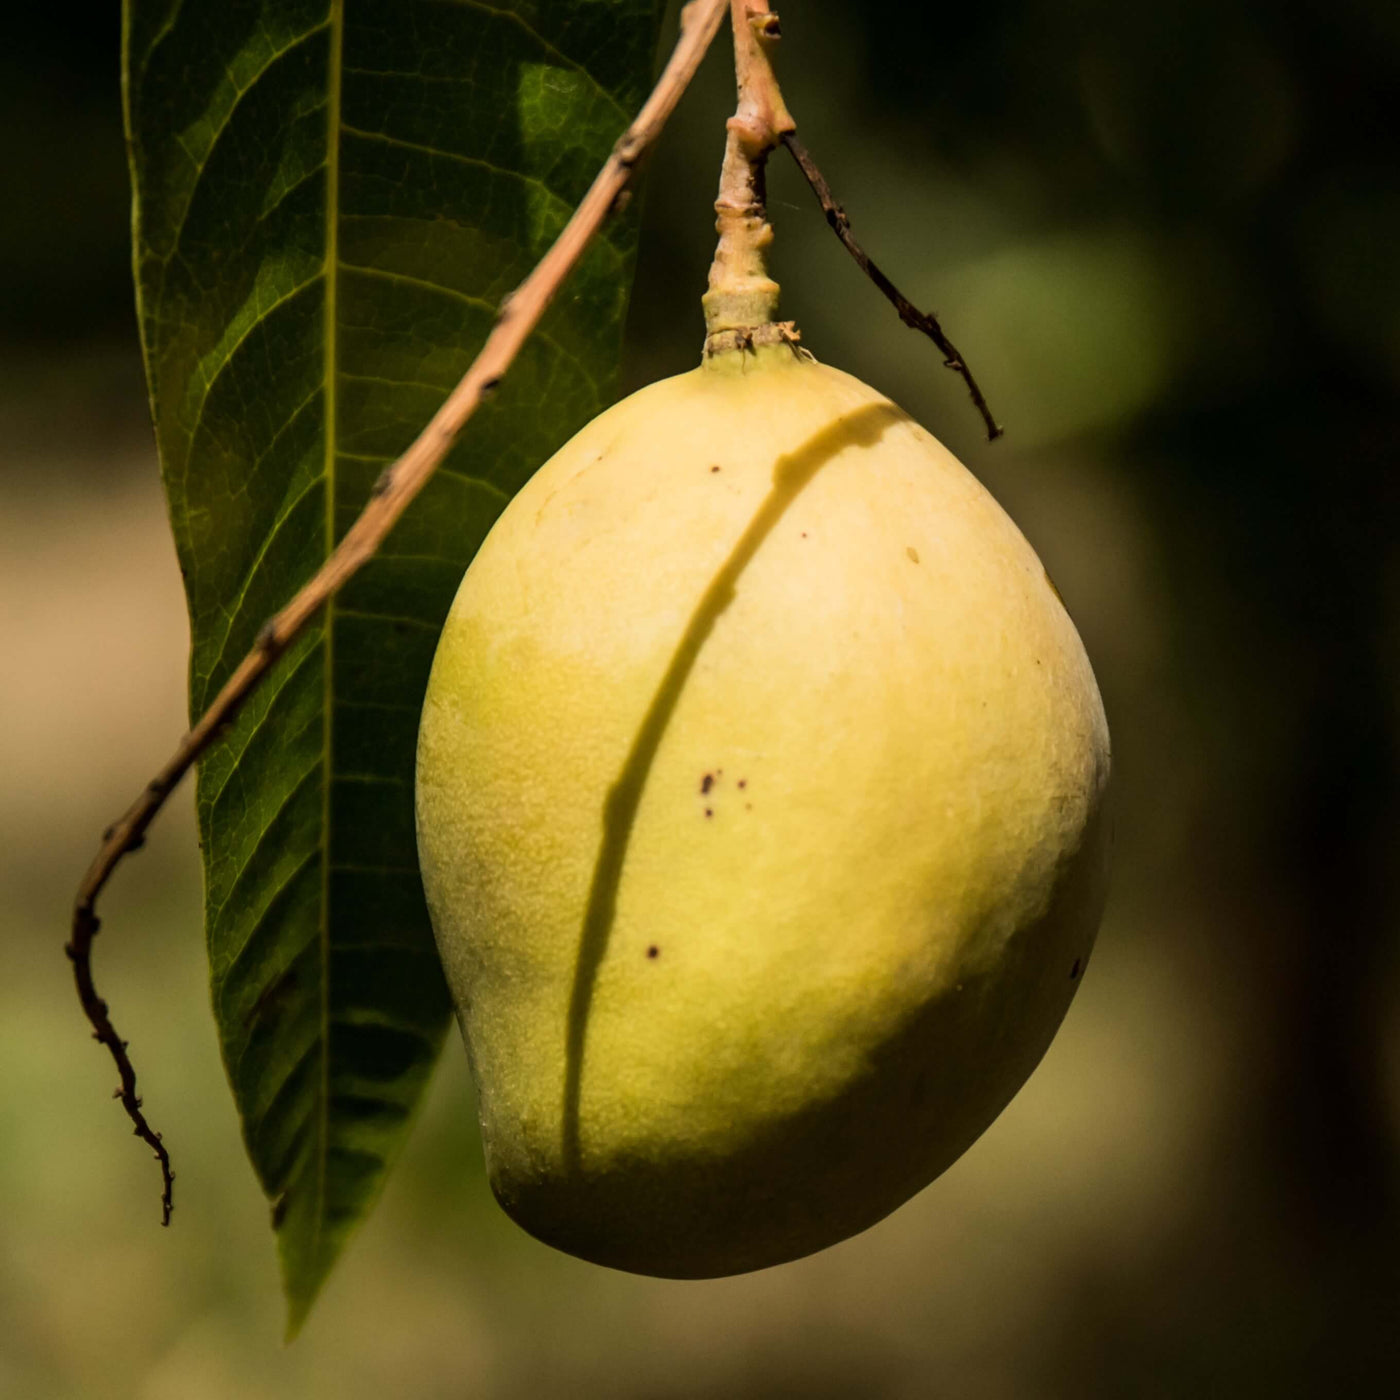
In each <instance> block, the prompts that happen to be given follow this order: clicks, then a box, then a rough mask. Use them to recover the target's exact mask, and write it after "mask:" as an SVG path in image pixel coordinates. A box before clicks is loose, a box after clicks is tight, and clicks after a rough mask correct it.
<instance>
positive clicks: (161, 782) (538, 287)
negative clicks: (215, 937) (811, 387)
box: [66, 0, 729, 1225]
mask: <svg viewBox="0 0 1400 1400" xmlns="http://www.w3.org/2000/svg"><path fill="white" fill-rule="evenodd" d="M728 5H729V0H690V3H689V4H687V5H686V6H685V8H684V9H683V10H682V11H681V34H680V38H679V40H678V41H677V43H676V47H675V49H674V51H673V52H672V54H671V57H670V60H669V61H668V62H667V64H666V67H665V69H664V71H663V72H662V74H661V77H660V78H659V79H658V80H657V84H656V87H655V88H654V89H653V90H652V93H651V96H650V97H648V98H647V100H646V102H645V104H644V105H643V107H642V110H641V111H640V112H639V113H638V114H637V117H636V120H635V121H633V123H632V125H631V126H629V127H628V128H627V130H626V131H625V132H624V133H623V134H622V136H621V138H620V139H619V140H618V142H617V144H616V145H615V146H614V147H613V152H612V155H611V156H609V158H608V160H607V163H606V164H605V165H604V166H603V168H602V170H601V171H599V173H598V176H597V178H596V179H595V180H594V181H593V184H592V186H591V187H590V189H589V191H588V193H587V194H586V195H584V197H583V200H582V202H581V203H580V204H579V206H578V208H577V209H576V210H575V211H574V214H573V217H572V218H571V219H570V220H569V222H568V224H567V225H566V226H565V228H564V231H563V232H562V233H561V234H560V235H559V237H558V239H557V240H556V241H555V243H554V245H553V246H552V247H551V248H550V250H549V251H548V252H547V253H546V254H545V255H544V257H543V258H542V259H541V260H540V262H539V264H538V265H537V266H536V268H535V270H534V271H533V272H532V273H531V274H530V275H529V276H528V277H527V278H526V279H525V280H524V281H523V282H522V283H521V284H520V286H519V287H518V288H516V290H515V292H514V293H513V294H512V295H511V296H510V297H509V298H507V300H506V302H505V304H504V305H503V306H502V307H501V311H500V314H499V316H498V317H497V319H496V324H495V326H494V327H493V328H492V331H491V334H490V335H489V336H488V337H487V340H486V344H485V345H484V346H483V347H482V350H481V353H480V354H479V355H478V356H477V357H476V359H475V360H474V361H473V362H472V365H471V368H470V369H468V370H467V372H466V374H465V375H463V377H462V380H461V383H459V384H458V385H457V387H456V388H455V389H454V390H453V391H452V393H451V394H450V395H449V396H448V397H447V399H446V401H445V402H444V403H443V405H442V407H441V408H440V409H438V411H437V413H435V414H434V415H433V417H432V419H431V421H430V422H429V423H428V426H427V427H426V428H424V429H423V431H422V432H421V433H420V434H419V435H418V437H417V439H416V440H415V441H414V443H413V445H412V446H411V447H409V449H408V451H406V452H405V453H404V454H403V456H402V457H400V458H399V459H398V461H396V462H395V463H394V464H393V465H392V466H390V467H388V468H387V469H386V470H385V472H384V474H383V475H382V476H381V477H380V478H379V481H378V482H377V483H376V486H375V491H374V495H373V497H372V499H371V500H370V503H369V504H368V505H367V506H366V507H365V509H364V512H363V513H362V514H361V515H360V518H359V519H358V520H356V522H355V523H354V525H352V526H351V527H350V529H349V531H348V532H347V533H346V535H345V537H344V538H343V539H342V540H341V542H340V543H339V544H338V545H337V546H336V548H335V550H334V552H333V553H332V554H331V555H330V557H329V558H328V559H327V560H326V562H325V563H324V564H323V565H322V566H321V568H320V570H319V571H318V572H317V573H316V576H315V577H314V578H313V579H312V580H311V581H310V582H309V583H308V584H307V585H306V586H305V587H304V588H303V589H302V590H301V591H300V592H299V593H298V594H297V595H296V597H294V598H293V599H292V600H291V602H289V603H288V604H287V605H286V607H284V608H283V609H282V611H281V612H279V613H278V614H277V615H276V616H275V617H274V618H273V619H272V620H271V621H270V622H269V623H268V624H267V625H266V626H265V627H264V628H263V629H262V631H261V632H260V633H259V634H258V641H257V645H256V646H255V647H254V648H253V650H252V651H251V652H250V653H249V654H248V655H247V656H246V657H245V658H244V659H243V661H242V662H241V663H240V665H239V667H238V669H237V670H236V671H235V672H234V673H233V675H232V676H231V677H230V678H229V680H228V681H227V683H226V684H225V685H224V687H223V689H222V690H221V691H220V692H219V694H218V696H217V697H216V698H215V700H214V703H213V704H212V705H210V707H209V709H208V710H207V711H205V713H204V714H203V715H202V716H201V717H200V719H199V721H198V723H196V724H195V726H194V727H193V728H192V729H191V730H190V731H189V733H188V734H186V735H185V737H184V738H183V739H181V741H180V744H179V747H178V748H177V749H176V750H175V752H174V754H172V755H171V757H170V759H169V760H168V761H167V762H166V763H165V765H164V766H163V767H162V768H161V770H160V772H158V773H157V774H156V776H155V777H154V778H153V779H152V780H151V781H150V783H148V784H147V786H146V787H145V789H144V790H143V791H142V793H141V795H140V797H138V798H137V799H136V801H135V802H133V803H132V804H131V806H130V807H129V808H128V809H127V810H126V812H125V813H123V815H122V816H121V817H120V818H119V819H118V821H117V822H116V823H115V824H114V825H113V826H111V827H109V828H108V830H107V832H106V833H105V834H104V836H103V839H102V846H101V848H100V849H99V851H98V852H97V856H96V858H95V859H94V860H93V862H92V864H91V866H89V867H88V871H87V874H85V875H84V876H83V879H82V883H81V884H80V885H79V887H78V895H77V901H76V903H75V905H74V908H73V928H72V939H71V941H70V942H69V943H68V945H67V950H66V951H67V953H68V956H69V958H70V959H71V960H72V963H73V976H74V980H75V981H76V983H77V988H78V997H79V999H80V1000H81V1002H82V1006H83V1012H84V1014H85V1015H86V1016H87V1018H88V1020H89V1021H90V1022H91V1023H92V1028H93V1036H94V1038H95V1039H97V1040H99V1041H101V1042H102V1044H104V1045H105V1046H106V1047H107V1048H108V1050H109V1051H110V1052H111V1054H112V1058H113V1059H114V1060H115V1061H116V1064H117V1070H118V1072H119V1074H120V1075H121V1088H120V1089H119V1090H118V1091H117V1097H118V1098H120V1100H121V1102H122V1107H123V1108H125V1109H126V1112H127V1115H128V1116H129V1117H130V1119H131V1121H132V1123H133V1124H135V1128H136V1133H137V1135H138V1136H139V1137H140V1138H141V1139H142V1140H143V1141H145V1142H147V1143H149V1144H150V1146H151V1148H152V1149H153V1150H154V1152H155V1154H156V1157H157V1158H158V1159H159V1161H160V1167H161V1177H162V1183H163V1186H162V1192H161V1213H162V1224H167V1225H168V1224H169V1223H170V1212H171V1209H172V1186H173V1182H174V1174H173V1173H172V1171H171V1169H170V1155H169V1153H168V1151H167V1150H166V1148H165V1145H164V1144H163V1143H162V1141H161V1136H160V1134H159V1133H157V1132H155V1131H153V1130H152V1128H151V1126H150V1124H149V1123H148V1122H147V1120H146V1117H145V1115H144V1114H143V1113H142V1111H141V1100H140V1098H139V1097H138V1096H137V1093H136V1073H135V1070H134V1069H133V1068H132V1064H131V1059H130V1057H129V1056H128V1055H127V1053H126V1042H125V1041H124V1040H122V1039H121V1037H120V1036H119V1035H118V1034H117V1032H116V1029H115V1028H114V1027H113V1025H112V1022H111V1019H110V1017H109V1016H108V1014H107V1004H106V1002H104V1001H103V1000H102V998H101V997H100V996H99V995H98V994H97V989H96V987H95V986H94V985H93V979H92V942H93V939H94V937H95V936H96V934H97V931H98V929H99V928H100V927H101V925H100V921H99V920H98V918H97V914H96V903H97V897H98V895H99V894H100V893H101V892H102V889H103V887H104V886H105V885H106V883H107V881H108V879H109V878H110V877H111V874H112V872H113V870H114V869H115V868H116V866H117V865H118V863H119V862H120V861H121V860H122V858H123V857H124V856H125V855H126V854H127V853H128V852H129V851H134V850H136V849H137V848H138V847H139V846H140V845H141V843H142V841H143V840H144V839H145V833H146V829H147V828H148V827H149V826H150V824H151V822H152V821H153V820H154V819H155V816H156V814H157V813H158V812H159V811H160V809H161V808H162V807H163V806H164V805H165V800H166V798H167V797H168V796H169V795H170V793H171V792H172V791H173V790H174V788H175V786H176V784H178V783H179V781H180V779H181V778H182V777H184V775H185V773H186V772H188V771H189V769H190V767H191V766H192V765H193V764H194V762H195V760H196V759H197V758H199V756H200V755H201V754H202V753H203V752H204V751H205V750H206V749H207V748H208V747H209V745H210V744H211V743H213V741H214V740H215V739H216V738H217V737H218V736H219V735H220V734H221V733H222V732H223V731H224V730H225V729H226V728H227V727H228V725H229V724H230V722H231V721H232V720H233V718H234V716H235V715H236V714H237V713H238V710H239V709H240V707H241V706H242V705H243V702H244V701H245V700H247V699H248V697H249V696H250V695H251V694H252V693H253V691H254V689H255V688H256V687H257V686H258V684H259V683H260V682H261V680H262V679H263V677H264V676H265V675H266V674H267V673H268V671H269V670H271V669H272V667H273V665H274V664H275V663H276V661H277V659H278V657H280V656H281V655H282V654H283V652H285V651H286V650H287V648H288V646H290V645H291V643H292V641H293V640H294V639H295V638H296V637H297V635H298V634H299V633H300V632H301V629H302V628H303V627H305V626H306V624H307V622H309V621H310V619H311V618H312V617H314V616H315V614H316V613H317V612H318V611H319V610H320V609H321V607H323V606H324V604H325V603H326V601H327V600H328V599H329V598H330V597H331V596H332V595H333V594H334V593H335V592H336V591H337V590H338V589H339V588H340V587H341V586H342V585H343V584H344V583H345V582H346V580H347V579H349V578H350V576H351V575H352V574H354V573H355V571H356V570H357V569H359V567H360V566H361V565H362V564H364V563H365V562H366V561H367V560H368V559H370V558H371V557H372V556H373V555H374V553H375V551H376V550H377V549H378V548H379V545H380V544H381V542H382V541H383V540H384V538H385V536H386V535H388V533H389V531H390V530H391V529H392V528H393V526H394V524H395V522H396V521H397V520H398V518H399V517H400V516H401V515H402V514H403V513H404V511H405V510H406V509H407V507H408V505H409V503H410V502H411V501H412V500H413V498H414V497H415V496H416V495H417V494H418V493H419V492H420V491H421V490H422V489H423V487H424V485H426V483H427V481H428V479H429V477H431V476H432V474H433V472H434V471H435V470H436V469H437V467H438V464H439V463H440V462H441V461H442V460H443V458H444V457H445V456H446V455H447V453H448V451H449V450H450V449H451V447H452V445H453V444H454V443H455V442H456V440H457V437H458V435H459V434H460V433H461V431H462V429H463V427H465V425H466V423H467V420H468V419H469V418H470V417H471V416H472V414H473V413H474V412H475V411H476V409H477V407H478V406H479V405H480V404H481V401H482V400H483V399H484V398H485V397H486V396H487V395H488V394H489V393H490V392H491V390H492V389H494V388H495V387H496V385H497V383H498V382H499V381H500V379H501V377H502V376H503V375H504V374H505V372H506V371H507V370H508V369H509V368H510V366H511V363H512V361H513V360H514V359H515V357H516V355H517V354H518V353H519V351H520V348H521V346H522V345H523V344H524V343H525V341H526V339H527V337H528V336H529V334H530V332H531V331H532V330H534V328H535V326H536V325H537V324H538V322H539V320H540V317H541V316H542V315H543V314H544V312H545V309H546V308H547V307H548V306H549V304H550V302H551V301H553V300H554V297H555V295H556V293H557V292H558V291H559V288H560V286H561V285H562V284H563V282H564V279H565V278H566V277H567V276H568V275H569V273H570V272H571V271H572V270H573V268H574V265H575V264H576V263H577V262H578V260H579V258H580V257H581V256H582V254H583V252H584V249H585V248H587V246H588V244H589V243H590V242H591V241H592V239H593V237H594V235H595V234H596V233H597V232H598V230H599V229H600V228H601V227H602V225H603V223H604V222H605V221H606V219H607V217H608V214H609V213H610V212H611V210H612V209H613V208H614V207H615V205H616V204H617V201H618V197H619V196H620V195H621V194H622V192H623V190H624V188H625V187H626V186H627V183H628V181H629V180H630V179H631V178H632V172H633V170H634V169H635V167H636V165H637V162H638V160H639V159H640V158H641V156H642V154H643V153H644V152H645V151H646V150H647V149H648V147H650V146H651V145H652V144H653V143H654V142H655V140H656V138H657V136H658V135H660V133H661V129H662V127H663V126H664V125H665V124H666V121H667V118H669V117H670V115H671V113H672V112H673V111H674V110H675V107H676V103H677V102H678V101H679V100H680V97H681V94H682V93H683V92H684V91H685V89H686V88H687V86H688V85H689V83H690V80H691V79H692V78H693V77H694V76H695V70H696V69H697V68H698V67H699V66H700V60H701V59H702V58H703V57H704V56H705V52H706V50H707V49H708V48H709V46H710V44H711V42H712V41H713V39H714V37H715V34H716V32H717V31H718V29H719V26H720V21H721V19H722V18H723V16H724V13H725V10H726V9H727V8H728Z"/></svg>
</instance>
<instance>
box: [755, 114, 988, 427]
mask: <svg viewBox="0 0 1400 1400" xmlns="http://www.w3.org/2000/svg"><path fill="white" fill-rule="evenodd" d="M782 141H783V145H785V146H786V147H787V148H788V151H789V153H790V154H791V155H792V158H793V160H795V161H796V162H797V166H798V169H799V170H801V171H802V173H803V175H805V176H806V178H807V183H808V184H809V185H811V187H812V193H813V194H814V195H816V197H817V202H818V203H819V204H820V205H821V207H822V212H823V213H824V214H825V215H826V221H827V223H828V224H830V225H831V228H832V231H833V232H834V233H835V234H836V236H837V238H839V239H840V240H841V242H842V243H843V244H845V246H846V251H847V252H848V253H849V254H850V255H851V256H852V257H853V258H854V259H855V260H856V262H857V263H859V264H860V267H861V271H863V272H864V273H865V275H866V276H867V277H868V278H870V280H871V281H872V282H873V283H874V284H875V285H876V286H877V287H878V288H879V289H880V290H881V291H882V292H883V293H884V294H885V296H886V297H888V298H889V300H890V302H891V303H892V304H893V306H894V309H895V310H896V311H898V312H899V319H900V320H901V321H903V322H904V324H905V325H906V326H910V327H912V328H913V329H914V330H916V331H922V332H923V333H924V334H925V335H926V336H928V338H929V339H930V340H932V341H933V343H934V344H935V345H936V346H938V348H939V350H941V351H942V352H943V363H944V364H945V365H947V367H948V368H949V369H951V370H956V371H957V372H958V374H960V375H961V376H962V379H963V383H964V384H966V385H967V389H968V393H970V394H971V395H972V402H973V404H974V405H976V408H977V411H978V413H980V414H981V415H982V421H983V422H984V423H985V424H986V425H987V441H988V442H995V441H996V439H997V438H999V437H1000V436H1001V434H1002V428H1001V426H1000V424H998V423H997V420H996V419H995V418H993V417H992V410H991V408H990V406H989V405H988V403H987V398H986V395H985V394H983V392H982V390H981V387H980V386H979V385H978V383H977V381H976V380H975V379H974V378H973V377H972V371H971V370H970V369H968V367H967V361H966V360H964V359H963V357H962V356H961V355H960V354H959V353H958V350H957V347H956V346H955V345H954V344H953V342H952V341H951V340H949V339H948V337H947V335H946V334H944V331H943V327H942V326H940V325H939V324H938V317H937V316H935V315H934V314H933V312H931V311H920V310H919V309H918V307H916V306H915V305H914V304H913V303H912V302H911V301H910V300H909V299H908V298H907V297H906V296H905V295H904V293H903V292H901V291H900V290H899V288H898V287H896V286H895V285H894V283H893V282H891V281H890V279H889V278H888V277H886V276H885V274H884V273H883V272H881V271H880V269H879V268H878V267H876V265H875V264H874V263H873V262H872V261H871V259H870V255H869V254H868V253H867V252H866V251H865V249H864V248H862V247H861V246H860V244H859V243H857V242H856V240H855V237H854V235H853V234H852V233H851V221H850V219H849V218H848V217H847V216H846V211H845V210H844V209H843V208H842V207H841V206H840V205H839V204H838V203H837V202H836V197H835V195H833V194H832V192H831V186H830V185H828V184H827V182H826V178H825V177H824V176H823V175H822V173H821V171H820V170H818V169H817V166H816V162H815V161H814V160H813V159H812V157H811V155H810V153H809V152H808V150H807V148H806V147H805V146H804V145H803V144H802V142H801V141H799V140H798V139H797V137H796V135H795V134H794V133H793V132H791V131H788V132H784V133H783V137H782Z"/></svg>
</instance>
